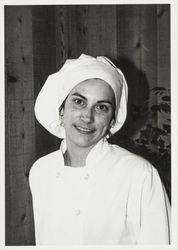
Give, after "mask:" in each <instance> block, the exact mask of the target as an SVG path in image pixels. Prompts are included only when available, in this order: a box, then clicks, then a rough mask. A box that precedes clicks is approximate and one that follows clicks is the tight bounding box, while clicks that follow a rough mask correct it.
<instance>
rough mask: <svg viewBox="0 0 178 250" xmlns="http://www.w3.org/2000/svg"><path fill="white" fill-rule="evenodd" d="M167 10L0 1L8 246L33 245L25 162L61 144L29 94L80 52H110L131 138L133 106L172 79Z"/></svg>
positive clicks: (135, 126)
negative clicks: (124, 87)
mask: <svg viewBox="0 0 178 250" xmlns="http://www.w3.org/2000/svg"><path fill="white" fill-rule="evenodd" d="M169 15H170V8H169V5H58V6H47V5H41V6H35V5H34V6H6V7H5V30H6V34H5V40H6V41H5V42H6V86H5V87H6V244H7V245H28V244H29V245H32V244H34V227H33V213H32V201H31V194H30V190H29V184H28V173H29V169H30V167H31V165H32V163H33V162H34V161H35V160H36V159H37V158H39V157H40V156H42V155H45V154H47V153H49V152H51V151H53V150H55V149H56V148H58V147H59V143H60V141H59V140H58V139H57V138H55V137H54V136H52V135H50V134H49V133H48V132H47V131H46V130H45V129H44V128H43V127H42V126H41V125H39V124H38V122H35V119H34V112H33V108H34V107H33V106H34V101H35V99H36V96H37V94H38V92H39V91H40V89H41V87H42V85H43V84H44V82H45V80H46V78H47V76H48V75H49V74H51V73H54V72H56V71H57V70H59V68H60V67H61V66H62V65H63V63H64V62H65V60H66V59H67V58H76V57H78V56H79V55H80V54H81V53H85V54H90V55H93V56H97V55H104V56H107V57H109V58H110V59H111V60H113V61H114V63H115V64H116V65H117V66H118V67H119V68H121V69H122V71H123V72H124V74H125V76H126V79H127V82H128V85H129V106H128V118H127V122H126V125H125V126H124V128H123V129H122V130H121V131H120V132H121V133H123V134H124V133H125V134H126V135H127V136H128V135H129V136H132V137H134V136H135V133H136V131H138V130H139V129H140V128H141V127H142V126H143V125H144V123H145V121H146V119H147V116H143V117H142V118H141V119H140V118H138V115H137V113H136V112H133V110H132V108H133V106H134V105H137V106H140V107H142V108H144V109H145V111H146V110H147V109H148V106H147V105H145V102H146V101H147V99H148V98H149V95H150V89H152V88H153V87H155V86H159V85H162V86H165V87H169V86H170V69H169V64H170V54H169V53H170V37H169V29H170V20H169V19H170V16H169ZM156 101H157V99H156V97H155V98H153V102H156ZM160 121H161V118H160V117H159V116H158V121H156V120H155V122H158V123H159V122H160ZM117 140H118V137H117V134H116V136H115V141H117Z"/></svg>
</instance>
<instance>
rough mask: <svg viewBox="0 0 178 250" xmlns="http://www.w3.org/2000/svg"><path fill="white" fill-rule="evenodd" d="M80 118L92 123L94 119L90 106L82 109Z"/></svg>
mask: <svg viewBox="0 0 178 250" xmlns="http://www.w3.org/2000/svg"><path fill="white" fill-rule="evenodd" d="M81 120H82V121H83V122H85V123H92V122H93V121H94V116H93V110H92V108H90V107H88V108H85V109H84V110H82V113H81Z"/></svg>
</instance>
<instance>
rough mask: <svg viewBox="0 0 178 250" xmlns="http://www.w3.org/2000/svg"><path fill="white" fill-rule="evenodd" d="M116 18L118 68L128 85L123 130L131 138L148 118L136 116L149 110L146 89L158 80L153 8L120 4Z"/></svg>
mask: <svg viewBox="0 0 178 250" xmlns="http://www.w3.org/2000/svg"><path fill="white" fill-rule="evenodd" d="M117 19H118V30H117V32H118V37H117V41H118V47H117V48H118V59H119V65H120V68H121V69H122V70H123V72H124V74H125V76H126V80H127V82H128V86H129V102H128V116H127V121H126V124H125V126H124V128H123V129H122V131H123V132H124V133H126V134H127V135H130V136H131V137H134V136H135V133H137V131H138V130H139V129H140V128H141V127H142V126H143V125H144V123H145V121H146V119H147V117H146V116H143V117H139V112H140V111H141V110H142V109H143V108H144V109H145V110H142V111H143V113H144V112H145V111H146V110H147V109H148V107H147V105H146V103H147V101H148V98H149V90H150V88H151V86H155V84H156V79H157V78H156V76H157V71H156V70H157V64H156V63H157V61H156V60H157V56H156V44H157V43H156V7H155V6H154V5H134V6H132V5H120V6H118V16H117ZM145 114H146V112H145ZM124 130H125V131H124Z"/></svg>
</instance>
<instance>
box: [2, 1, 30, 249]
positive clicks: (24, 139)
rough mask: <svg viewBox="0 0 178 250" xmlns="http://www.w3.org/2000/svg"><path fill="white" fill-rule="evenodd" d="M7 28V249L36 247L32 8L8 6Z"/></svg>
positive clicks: (6, 13)
mask: <svg viewBox="0 0 178 250" xmlns="http://www.w3.org/2000/svg"><path fill="white" fill-rule="evenodd" d="M5 27H6V29H5V30H6V33H5V42H6V84H5V90H6V245H27V244H29V243H30V244H33V243H34V234H33V218H32V204H31V194H30V191H29V186H28V172H29V169H30V167H31V165H32V163H33V161H34V155H35V145H34V136H35V129H34V128H35V127H34V115H33V111H32V110H33V103H34V90H33V52H32V13H31V7H29V6H27V7H25V6H23V7H22V6H19V7H16V6H6V7H5ZM24 192H25V194H26V195H23V193H24ZM17 218H18V219H17ZM18 232H19V233H18Z"/></svg>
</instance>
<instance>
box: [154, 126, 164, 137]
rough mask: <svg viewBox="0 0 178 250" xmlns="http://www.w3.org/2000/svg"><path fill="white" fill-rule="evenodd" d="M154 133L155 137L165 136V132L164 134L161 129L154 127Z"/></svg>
mask: <svg viewBox="0 0 178 250" xmlns="http://www.w3.org/2000/svg"><path fill="white" fill-rule="evenodd" d="M154 132H155V134H156V135H157V136H160V135H166V132H165V131H164V130H163V129H161V128H157V127H155V128H154Z"/></svg>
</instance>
